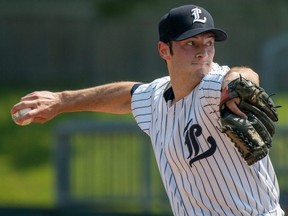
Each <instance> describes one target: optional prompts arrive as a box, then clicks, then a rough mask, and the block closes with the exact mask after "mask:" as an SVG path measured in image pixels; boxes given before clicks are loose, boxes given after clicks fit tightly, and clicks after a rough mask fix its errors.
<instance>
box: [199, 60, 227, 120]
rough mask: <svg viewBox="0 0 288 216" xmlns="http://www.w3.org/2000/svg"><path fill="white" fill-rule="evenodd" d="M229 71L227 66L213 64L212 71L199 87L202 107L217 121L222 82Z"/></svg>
mask: <svg viewBox="0 0 288 216" xmlns="http://www.w3.org/2000/svg"><path fill="white" fill-rule="evenodd" d="M229 70H230V68H229V67H228V66H219V65H218V64H215V63H214V65H213V69H212V71H211V72H210V73H209V74H208V75H206V76H205V77H204V78H203V80H202V81H201V83H200V86H199V95H200V99H201V103H202V106H203V107H205V108H206V109H207V112H208V113H209V114H212V116H213V117H215V118H216V119H219V116H220V112H219V104H220V97H221V86H222V81H223V78H224V76H225V74H226V73H227V72H228V71H229Z"/></svg>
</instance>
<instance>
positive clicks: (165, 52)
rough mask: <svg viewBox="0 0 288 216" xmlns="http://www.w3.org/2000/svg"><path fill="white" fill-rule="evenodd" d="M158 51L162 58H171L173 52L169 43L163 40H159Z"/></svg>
mask: <svg viewBox="0 0 288 216" xmlns="http://www.w3.org/2000/svg"><path fill="white" fill-rule="evenodd" d="M158 52H159V55H160V56H161V58H163V59H164V60H167V59H168V58H170V55H171V54H170V50H169V45H168V44H166V43H164V42H162V41H159V42H158Z"/></svg>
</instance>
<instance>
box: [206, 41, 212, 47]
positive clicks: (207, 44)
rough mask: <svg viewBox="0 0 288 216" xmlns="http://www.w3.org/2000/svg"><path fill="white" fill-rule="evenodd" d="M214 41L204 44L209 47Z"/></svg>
mask: <svg viewBox="0 0 288 216" xmlns="http://www.w3.org/2000/svg"><path fill="white" fill-rule="evenodd" d="M213 44H214V43H213V42H212V41H208V42H207V43H206V46H207V47H210V46H212V45H213Z"/></svg>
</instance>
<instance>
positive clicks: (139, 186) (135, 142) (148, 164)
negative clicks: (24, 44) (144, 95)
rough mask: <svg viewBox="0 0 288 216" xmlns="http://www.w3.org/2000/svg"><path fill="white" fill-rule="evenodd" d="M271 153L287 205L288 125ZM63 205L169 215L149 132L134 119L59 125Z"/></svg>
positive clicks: (58, 160) (287, 205)
mask: <svg viewBox="0 0 288 216" xmlns="http://www.w3.org/2000/svg"><path fill="white" fill-rule="evenodd" d="M277 131H278V132H277V134H276V137H275V143H274V145H273V147H272V149H271V152H270V156H271V158H272V160H273V163H274V166H275V170H276V172H277V174H278V179H279V184H280V186H281V204H282V207H283V208H284V209H287V208H288V185H287V182H288V160H287V156H286V155H287V149H288V147H287V145H286V143H285V142H286V140H287V138H288V137H287V136H288V133H287V131H288V129H287V128H279V129H278V130H277ZM56 140H57V145H56V166H57V193H58V205H59V207H64V208H65V207H71V206H74V207H76V206H78V207H79V206H80V207H81V206H82V207H86V208H87V207H88V208H94V209H96V210H97V211H100V212H101V211H107V209H108V210H110V211H111V210H112V211H115V212H125V211H128V212H137V213H143V212H146V213H147V215H148V214H151V213H161V214H165V215H170V214H171V211H170V206H169V203H168V201H167V198H166V194H165V191H164V188H163V186H162V183H161V181H160V176H159V174H158V170H157V166H156V164H155V161H154V156H153V152H152V148H151V147H150V141H149V140H148V139H147V136H146V135H145V134H144V133H143V132H141V130H140V129H139V128H138V127H137V126H136V125H135V124H132V123H123V122H118V123H115V122H112V123H111V122H110V123H109V122H108V123H107V122H106V123H97V122H95V121H80V122H67V123H64V124H62V125H59V127H57V129H56Z"/></svg>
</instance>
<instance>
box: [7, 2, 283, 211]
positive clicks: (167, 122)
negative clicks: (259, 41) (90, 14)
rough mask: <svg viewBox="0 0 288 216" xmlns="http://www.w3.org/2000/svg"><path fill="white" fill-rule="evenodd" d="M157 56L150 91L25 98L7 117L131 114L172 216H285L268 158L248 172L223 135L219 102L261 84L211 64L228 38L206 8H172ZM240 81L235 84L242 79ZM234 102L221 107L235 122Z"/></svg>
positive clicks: (120, 86)
mask: <svg viewBox="0 0 288 216" xmlns="http://www.w3.org/2000/svg"><path fill="white" fill-rule="evenodd" d="M159 38H160V39H159V42H158V51H159V54H160V56H161V58H162V59H164V60H165V62H166V65H167V70H168V75H169V76H166V77H162V78H159V79H156V80H154V81H152V82H151V83H137V82H117V83H110V84H106V85H101V86H96V87H92V88H87V89H81V90H73V91H63V92H49V91H40V92H33V93H31V94H28V95H26V96H25V97H23V98H22V99H21V101H20V102H19V103H17V104H16V105H15V106H14V107H13V108H12V110H11V113H12V114H14V113H16V112H17V111H19V110H21V109H24V108H32V110H31V111H30V112H28V113H27V114H26V115H24V116H23V117H19V118H18V119H17V121H18V123H20V124H21V122H23V121H25V120H27V119H29V118H30V119H33V122H36V123H44V122H47V121H48V120H50V119H52V118H54V117H55V116H57V115H58V114H60V113H63V112H76V111H97V112H108V113H117V114H121V113H129V112H132V114H133V116H134V117H135V120H136V122H137V124H138V125H139V127H140V128H141V129H142V130H143V131H144V132H145V133H146V134H148V136H149V137H150V138H151V143H152V146H153V150H154V153H155V157H156V161H157V165H158V168H159V172H160V174H161V177H162V180H163V184H164V187H165V189H166V192H167V195H168V197H169V200H170V204H171V207H172V211H173V213H174V215H177V216H188V215H189V216H191V215H203V216H207V215H213V216H214V215H221V216H222V215H231V216H232V215H233V216H235V215H243V216H251V215H267V216H268V215H271V216H272V215H273V216H274V215H275V216H276V215H277V216H278V215H284V212H283V211H282V209H281V207H280V205H279V187H278V182H277V178H276V175H275V172H274V169H273V166H272V164H271V161H270V158H269V156H268V155H267V156H265V157H263V158H258V159H257V161H255V163H254V162H253V164H252V165H248V164H247V163H246V161H245V159H243V157H242V155H241V154H240V153H239V151H238V150H237V149H236V148H235V146H234V143H233V142H232V141H231V140H230V139H229V138H228V137H227V135H226V134H225V133H223V131H222V130H221V121H220V119H221V116H220V111H219V110H220V109H219V104H220V99H221V94H223V90H224V89H227V88H230V86H229V84H230V83H231V81H233V80H235V79H239V77H242V78H243V79H244V78H245V80H248V81H251V82H253V83H256V84H257V85H258V84H259V77H258V75H257V73H256V72H254V71H253V70H252V69H250V68H247V67H233V68H229V67H228V66H220V65H218V64H217V63H215V62H214V61H213V59H214V55H215V48H214V43H215V41H216V42H218V41H224V40H225V39H226V38H227V35H226V33H225V32H224V31H223V30H221V29H218V28H215V27H214V22H213V18H212V16H211V15H210V14H209V12H208V11H206V10H205V9H204V8H202V7H199V6H195V5H184V6H180V7H177V8H173V9H172V10H170V11H169V12H168V13H167V14H165V15H164V16H163V17H162V18H161V20H160V23H159ZM242 78H241V79H242ZM239 104H240V99H239V97H235V98H232V99H230V100H227V101H225V106H226V107H227V108H228V109H229V110H230V111H231V112H233V113H234V114H235V115H237V116H240V117H241V119H243V121H244V120H247V119H249V116H248V115H247V113H246V112H244V111H243V110H241V109H240V108H239Z"/></svg>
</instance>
